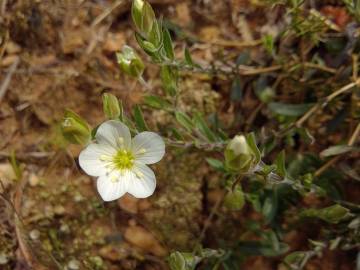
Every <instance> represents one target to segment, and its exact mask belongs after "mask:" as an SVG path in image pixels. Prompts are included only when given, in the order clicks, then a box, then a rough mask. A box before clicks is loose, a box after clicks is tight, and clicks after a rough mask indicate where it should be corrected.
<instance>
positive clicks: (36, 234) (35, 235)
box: [29, 230, 40, 240]
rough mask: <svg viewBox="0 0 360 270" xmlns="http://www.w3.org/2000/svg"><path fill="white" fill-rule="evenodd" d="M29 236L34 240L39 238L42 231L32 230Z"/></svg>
mask: <svg viewBox="0 0 360 270" xmlns="http://www.w3.org/2000/svg"><path fill="white" fill-rule="evenodd" d="M29 236H30V238H31V239H32V240H37V239H39V237H40V232H39V231H38V230H32V231H31V232H30V234H29Z"/></svg>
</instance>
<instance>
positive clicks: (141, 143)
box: [132, 131, 165, 164]
mask: <svg viewBox="0 0 360 270" xmlns="http://www.w3.org/2000/svg"><path fill="white" fill-rule="evenodd" d="M132 151H133V153H134V155H135V159H136V161H138V162H141V163H145V164H153V163H156V162H158V161H160V160H161V159H162V158H163V156H164V154H165V144H164V141H163V139H162V138H161V137H160V136H159V135H158V134H156V133H154V132H148V131H145V132H141V133H139V134H138V135H136V136H135V137H134V139H133V140H132Z"/></svg>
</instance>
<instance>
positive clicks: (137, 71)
mask: <svg viewBox="0 0 360 270" xmlns="http://www.w3.org/2000/svg"><path fill="white" fill-rule="evenodd" d="M116 58H117V61H118V63H119V66H120V69H121V70H122V71H123V72H124V73H126V74H128V75H130V76H132V77H134V78H139V77H141V75H142V73H143V72H144V69H145V66H144V63H143V62H142V60H141V59H140V57H139V56H138V55H137V54H136V53H135V51H134V50H133V48H131V47H129V46H124V47H123V49H122V52H121V53H117V54H116Z"/></svg>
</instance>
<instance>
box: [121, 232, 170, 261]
mask: <svg viewBox="0 0 360 270" xmlns="http://www.w3.org/2000/svg"><path fill="white" fill-rule="evenodd" d="M124 238H125V239H126V240H127V241H128V242H129V243H131V244H133V245H135V246H137V247H139V248H141V249H142V250H144V251H145V252H149V253H152V254H154V255H155V256H159V257H163V256H166V255H167V251H166V249H165V248H164V247H162V246H161V245H160V243H159V241H158V240H157V239H156V238H155V237H154V236H153V235H152V234H151V233H150V232H148V231H147V230H145V229H144V228H142V227H140V226H131V227H128V228H127V229H126V231H125V234H124Z"/></svg>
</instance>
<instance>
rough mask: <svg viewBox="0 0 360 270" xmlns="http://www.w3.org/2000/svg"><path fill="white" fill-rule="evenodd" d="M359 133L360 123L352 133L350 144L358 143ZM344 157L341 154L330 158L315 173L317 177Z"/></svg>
mask: <svg viewBox="0 0 360 270" xmlns="http://www.w3.org/2000/svg"><path fill="white" fill-rule="evenodd" d="M359 134H360V123H358V125H357V126H356V128H355V131H354V133H353V134H352V135H351V137H350V139H349V141H348V146H353V145H354V144H355V143H356V140H357V139H358V138H359ZM341 157H342V155H339V156H335V157H333V158H332V159H330V160H329V161H327V162H326V163H325V164H324V165H322V166H321V167H320V168H319V169H318V170H317V171H316V172H315V173H314V175H315V176H316V177H318V176H320V175H321V174H323V172H325V171H326V170H327V169H329V168H330V167H331V166H332V165H334V164H335V163H336V162H337V161H339V160H340V158H341Z"/></svg>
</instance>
